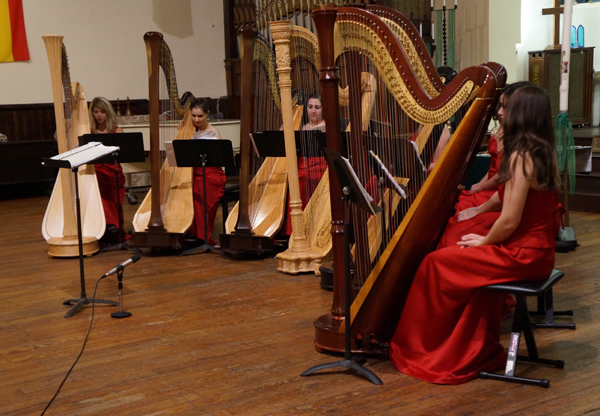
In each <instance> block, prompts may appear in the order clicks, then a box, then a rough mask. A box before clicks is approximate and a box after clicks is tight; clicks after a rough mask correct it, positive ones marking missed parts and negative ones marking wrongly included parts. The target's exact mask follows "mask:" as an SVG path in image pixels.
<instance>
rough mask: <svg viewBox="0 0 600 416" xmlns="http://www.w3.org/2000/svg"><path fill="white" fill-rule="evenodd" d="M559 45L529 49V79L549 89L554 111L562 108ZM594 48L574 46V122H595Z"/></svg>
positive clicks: (571, 98) (571, 86)
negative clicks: (541, 49) (530, 50)
mask: <svg viewBox="0 0 600 416" xmlns="http://www.w3.org/2000/svg"><path fill="white" fill-rule="evenodd" d="M560 54H561V51H560V49H549V50H544V51H533V52H529V81H530V82H532V83H534V84H535V85H538V86H540V87H542V88H543V89H545V90H546V91H548V93H549V94H550V100H551V103H552V115H553V116H554V117H556V116H557V115H558V109H559V90H558V88H559V86H560ZM593 62H594V48H593V47H592V48H574V49H571V71H570V74H569V119H570V120H571V123H573V124H574V125H576V124H582V125H587V126H589V125H590V124H591V123H592V100H593V86H592V77H593V74H594V68H593V66H592V65H593Z"/></svg>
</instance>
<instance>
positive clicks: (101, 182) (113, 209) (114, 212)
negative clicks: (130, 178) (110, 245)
mask: <svg viewBox="0 0 600 416" xmlns="http://www.w3.org/2000/svg"><path fill="white" fill-rule="evenodd" d="M117 128H118V127H115V129H114V131H113V133H115V132H116V131H117ZM94 167H95V168H96V178H97V180H98V188H99V189H100V197H101V198H102V208H103V209H104V217H105V218H106V225H107V226H108V225H113V226H115V227H117V228H118V229H119V230H120V231H121V233H123V234H125V230H124V228H123V199H124V198H125V175H124V174H123V168H122V167H121V164H120V163H117V177H118V178H119V201H117V192H116V189H115V186H116V181H115V179H116V178H115V165H114V164H113V163H102V164H98V165H94ZM119 202H120V203H119ZM119 213H120V214H121V221H119Z"/></svg>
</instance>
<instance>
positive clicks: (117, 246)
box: [99, 243, 131, 253]
mask: <svg viewBox="0 0 600 416" xmlns="http://www.w3.org/2000/svg"><path fill="white" fill-rule="evenodd" d="M129 249H131V247H129V244H127V243H119V244H114V245H112V246H108V247H104V248H102V249H100V251H99V253H105V252H107V251H117V250H129Z"/></svg>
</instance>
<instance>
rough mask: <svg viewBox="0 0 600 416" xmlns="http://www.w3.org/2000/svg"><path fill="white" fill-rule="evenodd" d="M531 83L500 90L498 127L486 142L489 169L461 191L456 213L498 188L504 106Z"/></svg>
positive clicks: (497, 114) (524, 82)
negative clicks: (518, 90)
mask: <svg viewBox="0 0 600 416" xmlns="http://www.w3.org/2000/svg"><path fill="white" fill-rule="evenodd" d="M526 85H531V84H530V83H529V82H527V81H523V82H515V83H514V84H510V85H507V86H506V87H505V88H504V91H502V95H501V96H500V100H498V109H497V111H496V119H497V120H498V122H499V123H500V127H499V128H498V130H496V133H495V134H494V135H493V136H492V137H491V138H490V140H489V142H488V152H489V154H490V169H489V170H488V173H487V175H485V176H484V177H483V178H481V180H480V181H479V182H478V183H476V184H474V185H473V186H471V189H470V190H469V191H463V192H462V193H461V195H460V196H459V198H458V202H457V204H456V213H458V212H460V211H463V210H465V209H467V208H472V207H478V206H480V205H481V204H483V203H484V202H486V201H487V200H488V199H490V197H491V196H492V195H493V194H494V193H495V192H496V191H497V190H498V187H499V186H500V183H499V182H498V177H499V176H498V168H499V163H500V155H501V153H502V147H503V146H502V118H503V117H504V108H505V106H506V103H507V102H508V100H509V98H510V97H511V95H512V94H513V93H514V92H515V91H516V90H517V89H519V88H521V87H523V86H526Z"/></svg>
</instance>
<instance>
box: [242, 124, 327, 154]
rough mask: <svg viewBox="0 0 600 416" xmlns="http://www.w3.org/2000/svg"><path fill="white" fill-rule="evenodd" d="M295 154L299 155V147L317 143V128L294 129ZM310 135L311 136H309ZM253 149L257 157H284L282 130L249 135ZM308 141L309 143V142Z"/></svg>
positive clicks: (318, 132) (302, 147) (319, 132)
mask: <svg viewBox="0 0 600 416" xmlns="http://www.w3.org/2000/svg"><path fill="white" fill-rule="evenodd" d="M294 133H295V139H296V155H297V156H301V149H306V148H307V147H310V146H312V144H313V143H315V142H317V143H318V139H317V137H318V135H319V134H323V133H322V132H321V131H319V130H302V131H296V132H294ZM311 136H312V137H311ZM250 138H251V139H252V143H253V144H254V149H255V150H256V153H257V154H258V156H259V157H285V156H286V154H285V137H284V134H283V131H263V132H259V133H253V134H252V135H250ZM307 142H308V143H307ZM309 143H310V144H309Z"/></svg>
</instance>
